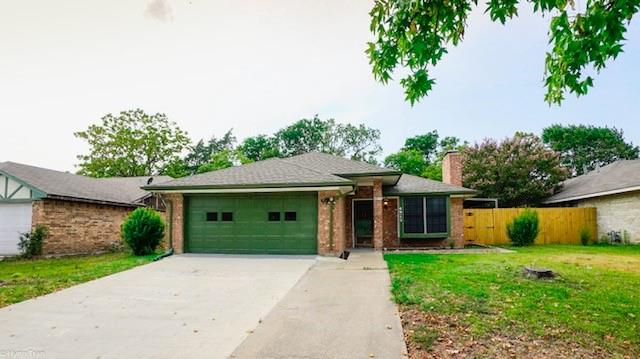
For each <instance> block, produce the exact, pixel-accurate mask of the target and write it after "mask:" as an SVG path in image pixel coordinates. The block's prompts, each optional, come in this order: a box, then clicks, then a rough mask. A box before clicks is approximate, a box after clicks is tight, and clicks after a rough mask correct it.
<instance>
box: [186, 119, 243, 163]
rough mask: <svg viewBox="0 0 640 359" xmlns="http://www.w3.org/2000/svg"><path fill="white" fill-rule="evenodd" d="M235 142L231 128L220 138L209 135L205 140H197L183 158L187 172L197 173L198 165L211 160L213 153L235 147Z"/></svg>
mask: <svg viewBox="0 0 640 359" xmlns="http://www.w3.org/2000/svg"><path fill="white" fill-rule="evenodd" d="M235 144H236V137H235V136H234V135H233V129H230V130H229V131H227V132H226V133H225V134H224V135H223V136H222V137H221V138H216V136H211V138H210V139H209V140H208V141H207V142H205V141H204V140H200V141H198V143H196V145H195V146H193V147H192V148H191V150H190V151H189V153H188V154H187V155H186V156H185V158H184V162H185V164H186V168H187V172H188V173H190V174H194V173H198V169H199V168H200V167H202V166H204V165H206V164H209V163H210V162H211V160H212V156H213V155H215V154H217V153H220V152H223V151H231V150H233V149H234V148H235Z"/></svg>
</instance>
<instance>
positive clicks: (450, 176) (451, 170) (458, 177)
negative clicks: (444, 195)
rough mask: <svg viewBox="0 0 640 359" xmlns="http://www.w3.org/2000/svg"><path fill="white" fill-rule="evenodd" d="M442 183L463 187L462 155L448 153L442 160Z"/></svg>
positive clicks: (456, 152) (455, 152) (453, 152)
mask: <svg viewBox="0 0 640 359" xmlns="http://www.w3.org/2000/svg"><path fill="white" fill-rule="evenodd" d="M442 182H444V183H449V184H453V185H456V186H462V155H461V154H460V152H458V151H447V153H446V154H445V155H444V159H443V160H442Z"/></svg>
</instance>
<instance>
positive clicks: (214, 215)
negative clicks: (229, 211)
mask: <svg viewBox="0 0 640 359" xmlns="http://www.w3.org/2000/svg"><path fill="white" fill-rule="evenodd" d="M217 220H218V212H207V222H216V221H217Z"/></svg>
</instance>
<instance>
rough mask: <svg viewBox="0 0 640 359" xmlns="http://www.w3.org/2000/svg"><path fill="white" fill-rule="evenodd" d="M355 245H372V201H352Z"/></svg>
mask: <svg viewBox="0 0 640 359" xmlns="http://www.w3.org/2000/svg"><path fill="white" fill-rule="evenodd" d="M353 227H354V236H355V247H373V201H372V200H360V201H353Z"/></svg>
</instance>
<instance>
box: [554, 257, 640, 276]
mask: <svg viewBox="0 0 640 359" xmlns="http://www.w3.org/2000/svg"><path fill="white" fill-rule="evenodd" d="M551 259H553V260H555V261H558V262H560V263H567V264H577V265H580V266H584V267H586V268H589V267H597V268H601V269H613V270H619V271H623V272H633V273H640V257H631V256H620V255H613V254H597V255H590V254H566V255H555V256H551Z"/></svg>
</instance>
